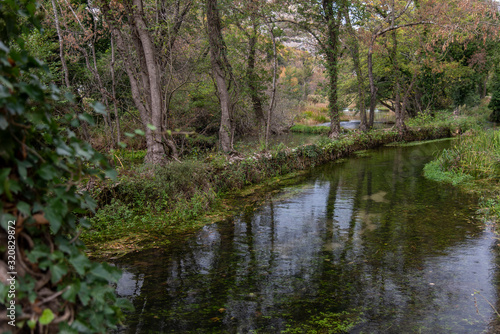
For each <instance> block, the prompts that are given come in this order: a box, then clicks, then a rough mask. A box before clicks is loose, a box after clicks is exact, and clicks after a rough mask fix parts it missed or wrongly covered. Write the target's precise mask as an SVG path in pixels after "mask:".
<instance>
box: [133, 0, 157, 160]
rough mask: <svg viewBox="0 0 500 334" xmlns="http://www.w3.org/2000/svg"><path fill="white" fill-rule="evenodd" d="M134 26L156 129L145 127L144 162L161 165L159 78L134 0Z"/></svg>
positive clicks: (139, 8)
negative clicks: (142, 55) (139, 42)
mask: <svg viewBox="0 0 500 334" xmlns="http://www.w3.org/2000/svg"><path fill="white" fill-rule="evenodd" d="M133 4H134V7H135V8H134V13H133V18H134V24H135V28H136V29H137V34H138V35H139V39H140V41H141V44H142V51H143V52H144V61H145V63H146V70H147V73H148V81H149V93H150V101H151V105H150V108H151V110H150V112H151V123H150V124H151V125H153V126H154V127H155V128H156V129H155V130H150V129H149V128H148V127H147V125H148V124H144V125H145V126H146V132H147V133H148V132H150V138H148V151H147V153H146V158H145V162H147V163H152V164H161V163H163V162H164V161H165V149H164V148H163V144H162V136H161V132H162V130H163V129H162V104H163V103H162V101H163V100H162V96H161V86H160V76H159V72H158V67H157V62H156V57H155V49H154V45H153V42H152V40H151V35H150V34H149V32H148V28H147V26H146V23H145V22H144V20H143V18H142V15H143V8H142V0H134V1H133ZM148 130H149V131H148Z"/></svg>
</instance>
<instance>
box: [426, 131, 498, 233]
mask: <svg viewBox="0 0 500 334" xmlns="http://www.w3.org/2000/svg"><path fill="white" fill-rule="evenodd" d="M424 174H425V176H426V177H427V178H429V179H432V180H435V181H440V182H445V183H450V184H453V185H454V186H458V187H460V188H462V189H464V190H465V191H468V192H471V193H475V194H476V195H477V196H478V197H479V198H480V200H479V207H480V209H479V213H480V215H481V216H482V217H483V219H484V220H485V221H487V222H489V223H492V224H495V225H497V222H498V221H499V218H500V131H498V129H486V130H485V129H472V130H470V131H469V132H467V133H465V134H464V135H463V136H461V137H460V138H459V140H457V141H456V142H455V144H454V145H453V147H451V148H450V149H447V150H444V151H443V152H442V153H441V154H440V155H439V156H438V157H437V159H436V160H434V161H432V162H430V163H428V164H427V165H426V166H425V168H424Z"/></svg>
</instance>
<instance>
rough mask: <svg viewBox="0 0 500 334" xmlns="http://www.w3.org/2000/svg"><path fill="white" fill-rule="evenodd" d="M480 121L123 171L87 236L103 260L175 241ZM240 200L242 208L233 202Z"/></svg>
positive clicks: (107, 187) (105, 193)
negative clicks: (286, 186) (310, 180)
mask: <svg viewBox="0 0 500 334" xmlns="http://www.w3.org/2000/svg"><path fill="white" fill-rule="evenodd" d="M475 122H476V121H471V120H470V118H464V119H459V120H455V121H453V122H448V123H447V124H435V125H430V126H415V127H411V128H408V130H407V131H406V132H405V133H403V134H400V133H398V132H397V131H395V130H392V129H388V130H374V131H370V132H368V133H363V132H359V131H352V132H350V133H348V134H346V135H344V136H342V137H340V138H338V139H335V140H330V139H327V138H326V137H323V138H321V139H320V140H318V142H317V143H315V144H312V145H304V146H299V147H296V148H284V149H280V150H277V151H274V152H256V153H253V154H251V155H246V156H242V155H236V156H229V157H226V156H222V155H209V156H207V157H206V158H205V159H204V160H202V161H200V160H187V161H183V162H182V163H181V162H173V163H171V164H169V165H168V166H165V167H155V168H153V167H147V166H142V167H140V168H135V169H129V170H125V169H123V170H121V171H120V177H119V179H118V181H117V182H115V183H111V182H108V183H105V184H98V185H95V186H94V188H93V189H94V192H95V196H96V198H97V200H98V207H99V210H98V211H97V213H96V214H95V216H94V217H93V218H92V223H93V224H92V229H91V230H88V231H85V232H84V233H83V235H82V238H83V239H84V241H85V242H86V243H87V245H88V247H89V250H90V252H91V253H92V254H93V255H95V256H100V257H103V256H111V255H114V256H116V255H120V254H124V253H127V252H130V251H134V250H139V249H144V248H150V247H157V246H161V245H165V244H169V243H170V242H172V241H173V240H179V238H180V237H181V238H182V236H183V235H187V234H189V233H191V232H193V231H195V230H196V229H197V228H199V227H200V226H202V225H204V224H207V223H212V222H215V221H220V220H222V219H224V218H225V217H227V216H228V215H230V214H232V213H233V212H234V210H236V209H237V208H238V207H241V205H242V201H243V202H244V201H245V200H244V199H245V198H246V199H247V200H248V202H249V203H252V202H254V201H255V200H256V199H255V198H261V195H262V194H264V193H267V192H268V191H269V190H270V189H272V188H273V186H274V185H276V184H280V183H282V182H286V180H291V179H294V178H296V177H297V175H299V174H300V171H303V170H306V169H308V168H310V167H314V166H317V165H320V164H323V163H325V162H328V161H333V160H336V159H340V158H343V157H347V156H349V155H350V154H351V153H353V152H356V151H360V150H366V149H372V148H376V147H379V146H382V145H386V144H389V143H394V142H411V141H422V140H430V139H439V138H446V137H451V136H455V135H457V134H460V133H463V132H464V131H466V130H467V129H468V128H470V127H471V126H474V124H475ZM290 173H294V174H291V175H290ZM250 185H254V186H253V187H252V188H248V186H250ZM255 185H258V186H255ZM244 187H247V188H245V191H244V192H242V191H241V189H243V188H244ZM252 194H254V195H255V194H258V195H257V196H255V197H252ZM235 197H236V198H238V200H237V201H236V202H238V203H237V204H235V203H234V201H232V200H231V199H232V198H235Z"/></svg>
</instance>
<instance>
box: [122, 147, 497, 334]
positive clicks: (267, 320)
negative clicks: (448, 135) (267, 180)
mask: <svg viewBox="0 0 500 334" xmlns="http://www.w3.org/2000/svg"><path fill="white" fill-rule="evenodd" d="M443 145H445V144H440V145H438V144H428V145H426V146H416V147H411V148H410V147H408V148H390V149H389V148H386V149H382V150H380V151H377V152H374V153H372V154H371V155H370V156H369V157H359V158H353V159H349V160H347V161H346V162H344V163H342V164H329V165H325V166H322V167H319V168H316V169H315V170H313V171H312V172H311V176H310V178H309V180H308V181H307V182H305V183H303V184H301V185H300V186H296V187H292V188H285V189H283V190H282V193H281V195H280V196H276V197H274V198H273V199H271V200H269V201H267V202H265V204H263V205H262V206H260V207H256V208H249V209H246V210H245V211H244V212H242V213H241V214H240V215H238V216H235V217H233V218H232V219H231V220H230V221H227V222H224V223H219V224H213V225H209V226H205V227H204V228H203V229H202V230H201V231H200V232H199V233H198V234H197V235H196V236H194V237H193V238H192V239H190V240H189V241H188V242H186V243H182V244H179V245H176V247H171V248H169V249H168V250H155V251H149V252H143V253H140V254H136V255H133V256H129V257H128V258H125V259H123V260H121V261H120V263H118V264H117V265H118V266H120V267H121V268H122V269H124V271H125V275H124V276H123V278H122V280H121V281H120V283H119V286H118V289H117V291H118V293H119V294H120V295H122V296H126V297H128V298H130V299H131V300H132V301H133V303H134V305H135V307H136V313H135V314H133V315H130V316H129V318H128V320H127V321H128V322H127V327H125V328H123V329H122V330H121V331H123V332H129V333H141V332H143V333H146V332H150V331H151V332H164V333H181V332H227V333H248V332H251V331H252V330H255V331H257V332H259V333H261V332H262V333H277V332H280V331H283V330H286V329H287V328H293V326H296V325H297V326H298V325H300V324H301V323H302V324H303V323H308V322H310V319H313V318H312V317H314V316H316V317H321V316H322V315H325V314H335V313H339V312H343V311H347V312H348V313H349V314H354V313H355V314H356V315H357V316H358V317H359V319H360V321H358V322H357V324H356V326H354V327H352V328H351V329H350V331H351V332H353V333H367V332H368V333H420V332H426V333H445V332H453V333H471V332H474V333H476V332H481V331H484V330H486V329H487V328H488V323H489V322H491V321H492V319H493V311H492V309H491V307H490V306H489V305H488V303H487V302H486V301H485V299H487V300H489V301H491V302H492V303H495V302H496V300H497V298H496V290H495V289H494V285H493V277H494V275H495V270H494V268H495V266H494V262H495V259H496V254H495V253H494V252H493V245H494V241H493V238H492V233H491V232H489V231H488V229H485V228H484V227H483V226H482V225H481V224H478V223H477V222H475V221H474V220H473V219H472V218H471V215H473V206H474V205H473V201H472V199H471V198H470V197H467V196H464V195H463V194H462V193H460V192H458V191H456V190H455V189H453V188H450V187H444V186H442V185H440V184H437V183H434V182H431V181H428V180H425V179H424V178H423V177H422V176H421V171H422V166H423V164H424V163H425V162H426V161H427V160H428V159H430V157H431V152H433V151H435V150H436V149H438V148H442V146H443ZM288 194H290V195H288ZM475 291H479V292H480V294H475V295H473V294H474V292H475ZM483 297H484V298H485V299H483Z"/></svg>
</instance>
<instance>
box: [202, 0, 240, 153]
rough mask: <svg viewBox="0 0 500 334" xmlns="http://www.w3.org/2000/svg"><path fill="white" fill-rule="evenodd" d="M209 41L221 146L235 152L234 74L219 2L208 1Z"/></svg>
mask: <svg viewBox="0 0 500 334" xmlns="http://www.w3.org/2000/svg"><path fill="white" fill-rule="evenodd" d="M206 14H207V30H208V41H209V44H210V59H211V62H212V72H213V75H214V77H215V82H216V85H217V91H218V93H219V101H220V107H221V120H220V128H219V145H220V148H221V149H222V151H223V152H226V153H227V152H231V151H232V150H233V141H232V136H233V135H232V124H231V113H232V108H233V106H232V101H231V95H230V86H231V84H234V78H233V72H232V68H231V65H230V64H229V61H228V60H227V55H226V44H225V42H224V38H223V36H222V28H221V21H220V15H219V8H218V1H217V0H206Z"/></svg>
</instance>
